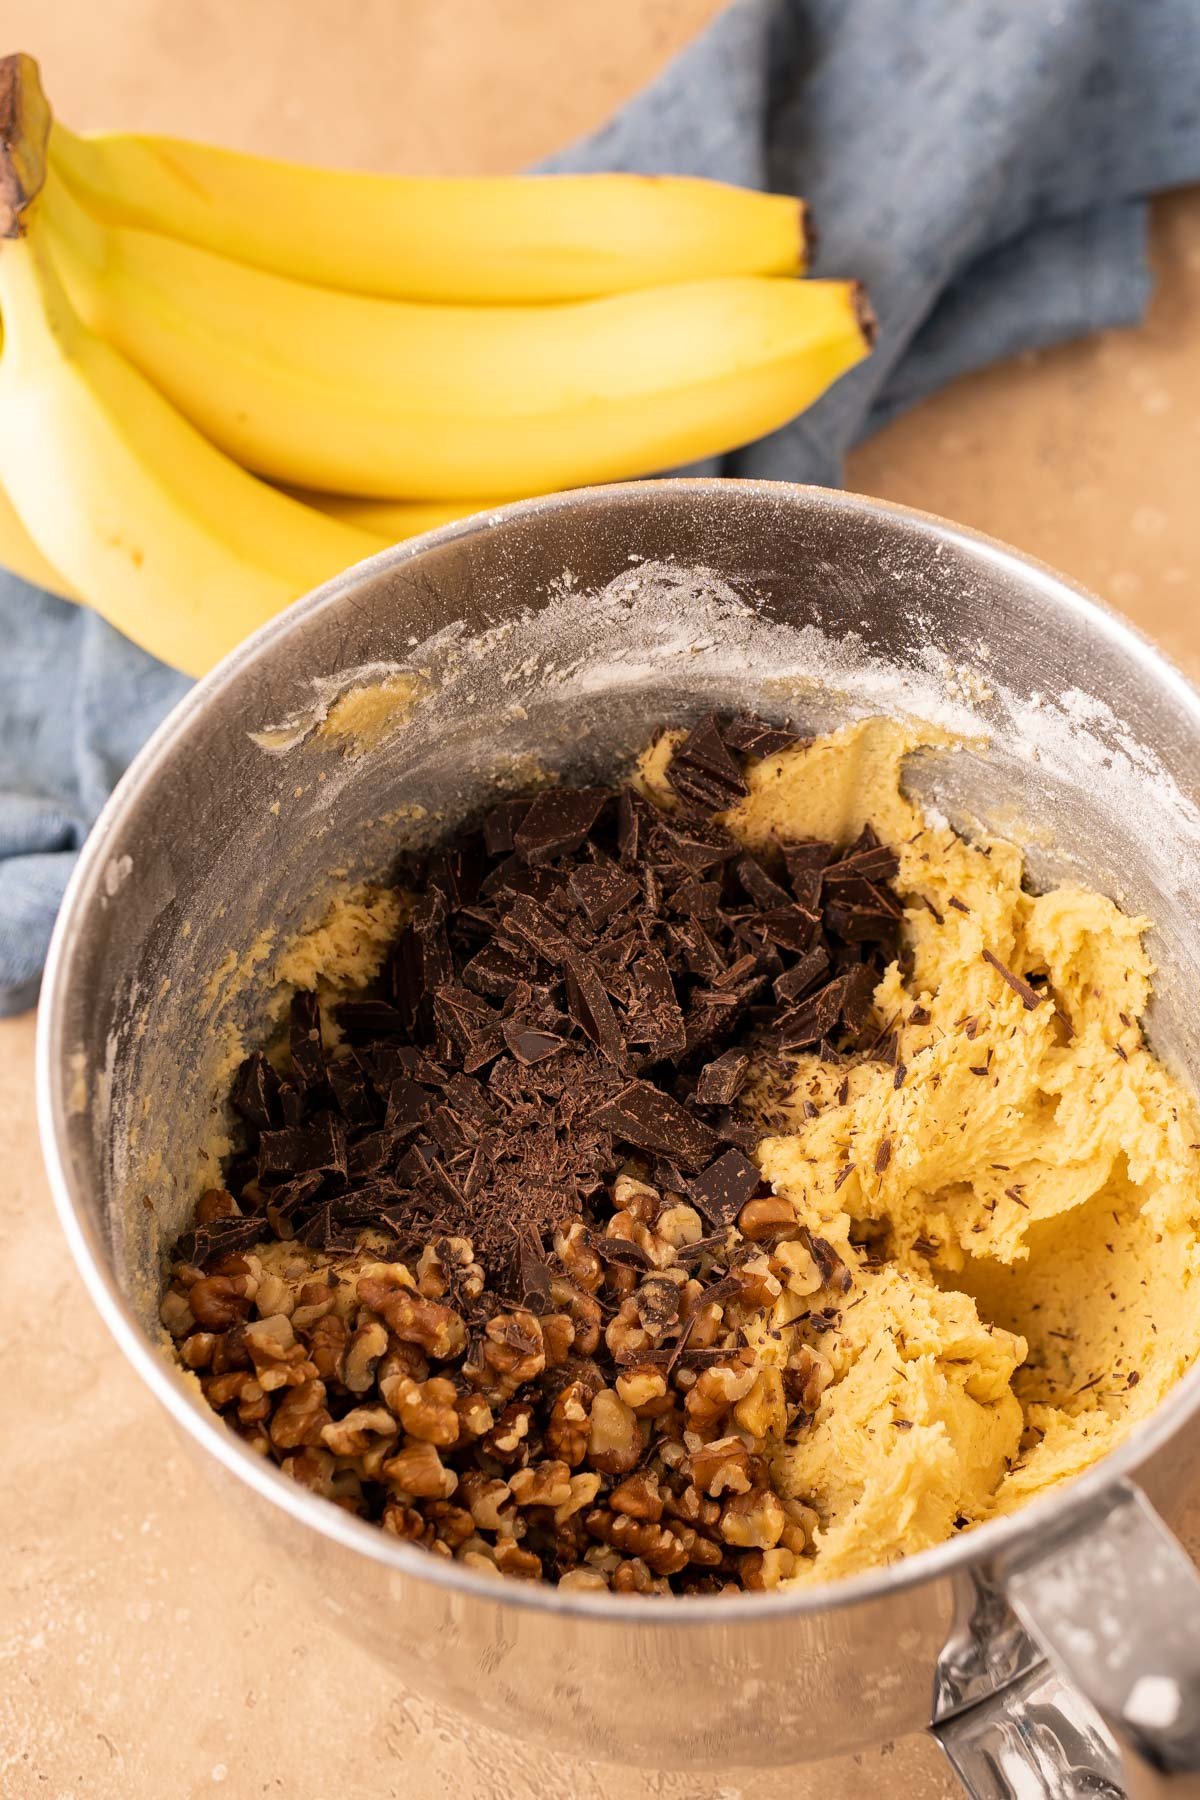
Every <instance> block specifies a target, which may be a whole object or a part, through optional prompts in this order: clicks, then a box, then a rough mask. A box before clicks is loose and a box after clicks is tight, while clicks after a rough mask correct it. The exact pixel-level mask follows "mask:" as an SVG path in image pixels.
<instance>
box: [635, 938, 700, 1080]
mask: <svg viewBox="0 0 1200 1800" xmlns="http://www.w3.org/2000/svg"><path fill="white" fill-rule="evenodd" d="M629 973H630V980H631V984H632V994H631V998H630V1002H629V1016H628V1019H627V1022H626V1028H625V1029H626V1037H627V1039H628V1041H629V1043H631V1044H644V1045H646V1046H647V1047H648V1048H649V1050H650V1051H651V1054H652V1055H653V1057H654V1059H655V1061H658V1060H659V1059H660V1058H662V1057H667V1056H680V1055H682V1053H683V1051H684V1048H685V1047H686V1044H687V1032H686V1030H685V1028H684V1023H683V1014H682V1012H681V1011H680V1009H679V1001H678V1000H677V999H676V997H675V988H674V985H673V983H672V981H671V972H670V970H669V969H668V968H667V963H666V958H665V957H664V956H663V953H662V951H661V950H649V951H647V953H646V955H645V956H643V957H641V958H639V960H638V961H637V962H635V963H634V965H633V967H632V969H631V970H630V972H629Z"/></svg>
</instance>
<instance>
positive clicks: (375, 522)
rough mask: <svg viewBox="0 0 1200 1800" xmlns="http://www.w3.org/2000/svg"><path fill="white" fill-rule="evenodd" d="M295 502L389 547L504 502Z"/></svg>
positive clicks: (319, 497) (347, 497) (295, 492)
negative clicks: (373, 535)
mask: <svg viewBox="0 0 1200 1800" xmlns="http://www.w3.org/2000/svg"><path fill="white" fill-rule="evenodd" d="M286 491H287V492H288V493H290V494H291V495H292V497H293V499H295V500H302V501H303V502H304V504H305V505H306V506H315V507H316V508H317V511H318V512H323V513H328V515H329V517H330V518H331V519H341V520H342V522H343V524H345V525H357V526H358V527H359V529H360V530H361V531H373V532H374V533H375V535H376V537H381V538H385V539H386V540H387V542H388V543H389V544H393V543H395V544H398V543H400V542H401V541H402V539H404V538H409V537H416V536H418V534H419V533H420V532H422V531H433V530H435V529H436V527H437V526H439V525H449V524H450V523H451V521H452V520H454V519H469V518H470V517H471V515H472V513H480V512H490V511H491V510H492V508H493V507H496V506H503V505H504V502H503V501H502V500H368V499H364V498H363V496H362V495H361V494H322V493H318V492H316V491H315V490H314V489H312V488H289V489H287V490H286ZM3 551H4V544H3V536H2V534H0V562H3V561H4V554H3Z"/></svg>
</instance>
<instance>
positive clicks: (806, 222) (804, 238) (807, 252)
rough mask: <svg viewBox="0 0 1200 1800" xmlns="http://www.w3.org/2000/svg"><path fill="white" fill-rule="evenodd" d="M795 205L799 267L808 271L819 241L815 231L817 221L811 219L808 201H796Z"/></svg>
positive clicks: (811, 212) (811, 214) (811, 213)
mask: <svg viewBox="0 0 1200 1800" xmlns="http://www.w3.org/2000/svg"><path fill="white" fill-rule="evenodd" d="M796 204H797V206H798V207H799V209H800V267H801V268H802V269H810V268H811V267H812V263H813V258H814V257H815V256H816V254H817V246H818V244H819V243H820V242H821V239H820V235H819V234H818V231H817V221H816V220H815V219H814V218H813V209H812V207H811V206H810V205H809V204H808V201H807V200H798V201H797V202H796Z"/></svg>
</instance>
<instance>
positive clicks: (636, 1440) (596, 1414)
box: [587, 1388, 642, 1475]
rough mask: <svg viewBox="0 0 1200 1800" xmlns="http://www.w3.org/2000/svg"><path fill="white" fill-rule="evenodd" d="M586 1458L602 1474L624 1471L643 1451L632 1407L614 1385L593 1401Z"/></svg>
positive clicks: (617, 1473)
mask: <svg viewBox="0 0 1200 1800" xmlns="http://www.w3.org/2000/svg"><path fill="white" fill-rule="evenodd" d="M589 1417H590V1429H589V1431H588V1449H587V1460H588V1462H589V1463H590V1464H591V1466H592V1468H593V1469H599V1470H600V1472H601V1474H603V1475H624V1474H626V1473H627V1472H628V1470H630V1469H632V1468H634V1467H635V1465H636V1464H637V1462H638V1460H639V1458H640V1457H641V1454H642V1434H641V1431H640V1430H639V1428H638V1422H637V1415H636V1414H635V1413H634V1411H633V1408H632V1407H630V1406H626V1404H625V1402H624V1400H622V1398H621V1396H620V1395H619V1394H618V1393H617V1392H616V1391H615V1390H614V1389H613V1388H601V1390H600V1392H599V1393H598V1394H597V1395H596V1398H595V1399H594V1400H593V1401H592V1406H591V1413H590V1415H589Z"/></svg>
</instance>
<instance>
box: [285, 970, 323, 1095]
mask: <svg viewBox="0 0 1200 1800" xmlns="http://www.w3.org/2000/svg"><path fill="white" fill-rule="evenodd" d="M288 1049H289V1051H290V1053H291V1058H292V1068H293V1069H294V1070H295V1072H296V1076H297V1078H298V1080H299V1083H300V1086H301V1087H305V1088H308V1087H320V1086H321V1085H322V1083H323V1082H324V1080H325V1051H324V1048H323V1046H322V1043H321V1006H320V1002H319V1001H318V999H317V996H316V994H315V993H310V992H308V991H307V990H304V989H301V991H300V992H299V993H296V994H293V995H292V1004H291V1007H290V1009H289V1016H288Z"/></svg>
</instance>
